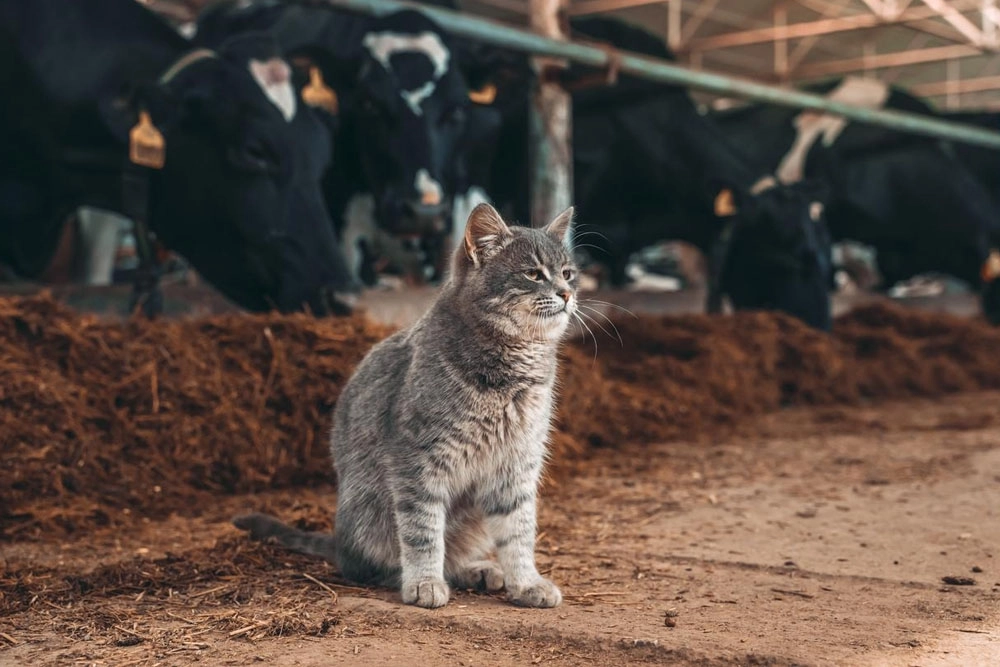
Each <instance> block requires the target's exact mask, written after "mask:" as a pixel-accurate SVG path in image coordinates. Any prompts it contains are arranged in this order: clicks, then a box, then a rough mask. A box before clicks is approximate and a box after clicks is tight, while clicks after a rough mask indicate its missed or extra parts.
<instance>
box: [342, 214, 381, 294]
mask: <svg viewBox="0 0 1000 667" xmlns="http://www.w3.org/2000/svg"><path fill="white" fill-rule="evenodd" d="M377 233H378V228H377V227H376V224H375V198H374V197H373V196H372V195H370V194H357V195H354V196H353V197H351V199H350V200H349V201H348V202H347V206H346V207H345V208H344V231H343V233H342V234H341V245H342V246H343V249H344V259H345V260H346V261H347V268H348V269H350V271H351V275H353V276H354V277H355V278H360V277H361V263H362V261H363V260H364V255H363V254H362V252H361V245H360V244H361V242H362V241H368V242H369V244H371V242H372V241H373V239H374V238H375V235H376V234H377Z"/></svg>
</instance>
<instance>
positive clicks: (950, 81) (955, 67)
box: [944, 58, 961, 110]
mask: <svg viewBox="0 0 1000 667" xmlns="http://www.w3.org/2000/svg"><path fill="white" fill-rule="evenodd" d="M947 71H948V75H947V79H946V80H945V89H946V92H945V102H944V105H945V107H946V108H947V109H949V110H955V109H957V108H958V94H959V91H958V84H959V81H960V76H961V72H960V70H959V63H958V60H956V59H955V58H952V59H951V60H949V61H948V70H947Z"/></svg>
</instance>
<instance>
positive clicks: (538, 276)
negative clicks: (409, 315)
mask: <svg viewBox="0 0 1000 667" xmlns="http://www.w3.org/2000/svg"><path fill="white" fill-rule="evenodd" d="M572 224H573V208H572V207H570V208H568V209H566V210H565V211H563V212H562V213H561V214H559V215H558V216H557V217H556V218H555V220H553V221H552V222H550V223H549V224H548V225H546V226H545V227H543V228H542V229H531V228H528V227H520V226H508V225H507V224H506V223H505V222H504V221H503V218H501V217H500V214H499V213H497V211H496V209H494V208H493V207H492V206H490V205H489V204H480V205H479V206H477V207H476V208H475V209H473V210H472V213H471V214H470V215H469V220H468V222H467V223H466V226H465V237H464V242H463V243H462V244H461V247H459V248H456V249H455V256H454V258H453V260H452V284H453V285H454V287H455V289H456V298H457V299H458V305H459V307H460V308H462V309H463V310H464V311H465V315H466V316H467V317H473V318H476V319H478V320H480V321H483V322H486V323H488V324H490V325H491V326H492V327H493V328H495V329H496V330H498V331H501V332H503V333H505V334H507V335H509V336H512V337H515V338H521V339H524V340H539V341H545V340H548V341H552V340H558V339H559V338H560V337H561V336H562V335H563V333H565V332H566V329H567V327H568V325H569V321H570V318H571V317H573V315H574V313H575V312H576V308H577V297H576V290H577V284H578V275H579V271H578V270H577V266H576V263H575V262H574V261H573V254H572V252H571V251H570V249H569V247H568V239H569V237H570V228H571V226H572Z"/></svg>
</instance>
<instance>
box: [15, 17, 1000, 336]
mask: <svg viewBox="0 0 1000 667" xmlns="http://www.w3.org/2000/svg"><path fill="white" fill-rule="evenodd" d="M428 4H435V5H438V6H441V5H443V6H445V7H450V6H452V4H451V3H450V2H449V0H443V2H442V1H438V0H434V1H433V2H431V3H428ZM570 28H571V32H572V37H573V39H575V40H578V41H587V42H596V43H602V44H605V45H610V46H612V47H615V48H618V49H622V50H628V51H633V52H638V53H642V54H646V55H649V56H653V57H656V58H662V59H669V58H671V54H670V52H669V51H668V49H667V47H666V46H665V44H664V43H663V42H662V40H660V39H659V38H658V37H655V36H654V35H651V34H649V33H647V32H645V31H643V30H641V29H638V28H636V27H631V26H629V25H627V24H625V23H622V22H619V21H616V20H613V19H607V18H586V19H573V20H572V21H571V23H570ZM593 75H594V72H593V71H585V70H584V69H582V68H576V67H571V68H569V69H568V70H565V71H562V72H559V73H558V75H557V76H556V77H555V79H556V80H557V81H559V82H560V83H561V84H562V85H563V86H565V87H566V88H567V90H570V91H571V92H572V96H573V118H572V127H573V138H572V141H573V165H572V172H573V180H574V184H573V186H574V204H575V205H576V210H577V212H578V224H577V229H579V230H581V233H580V235H579V236H578V240H579V241H580V246H581V247H582V248H584V249H585V251H586V252H587V253H589V255H590V256H591V258H592V259H593V260H594V261H597V262H599V263H601V264H602V265H603V266H604V269H605V270H604V271H603V272H602V275H603V276H604V277H605V279H606V281H608V282H609V283H610V284H612V285H621V284H623V283H624V282H626V281H627V280H628V277H627V272H626V265H627V263H628V260H629V257H630V256H631V255H632V254H633V253H634V252H636V251H638V250H640V249H642V248H644V247H646V246H649V245H651V244H654V243H656V242H659V241H662V240H666V239H676V240H683V241H686V242H688V243H691V244H693V245H694V246H696V247H697V248H699V249H700V250H701V251H703V252H704V253H705V255H706V256H707V257H708V260H709V262H708V263H709V281H708V283H709V290H708V292H709V297H708V300H709V303H708V307H709V309H710V310H717V309H718V308H719V307H720V304H721V300H722V297H723V295H725V296H728V298H729V300H730V302H731V303H732V304H733V306H734V307H735V308H748V309H758V308H768V309H777V310H782V311H785V312H788V313H791V314H793V315H795V316H797V317H799V318H801V319H802V320H804V321H806V322H807V323H809V324H811V325H813V326H815V327H818V328H822V329H826V328H829V326H830V319H831V318H830V293H831V291H832V290H833V289H834V287H835V281H834V272H835V269H836V267H835V266H834V263H833V261H832V256H833V255H832V246H833V243H834V242H836V241H839V240H845V239H850V240H855V241H859V242H863V243H866V244H868V245H870V246H872V247H873V248H874V249H875V251H876V252H877V258H878V265H879V271H880V273H881V274H882V275H883V276H884V278H885V285H886V286H887V287H889V286H891V285H892V284H894V283H895V282H896V281H899V280H904V279H907V278H909V277H912V276H914V275H917V274H922V273H928V272H939V273H944V274H948V275H951V276H953V277H955V278H958V279H960V280H962V281H964V282H966V283H968V284H969V285H970V286H971V287H973V288H974V289H978V290H979V291H980V293H981V296H982V306H983V311H984V313H985V314H986V316H987V317H988V318H989V319H990V320H991V321H994V322H1000V282H998V278H1000V251H998V250H997V248H1000V154H997V153H995V152H993V151H991V150H989V149H981V148H976V147H973V146H967V145H964V144H957V143H956V144H952V143H948V142H943V141H938V140H933V139H927V138H922V137H917V136H913V135H907V134H902V133H895V132H891V131H887V130H884V129H878V128H875V127H872V126H866V125H861V124H853V123H848V122H846V121H844V120H843V119H841V118H837V117H832V116H828V115H823V114H820V113H814V112H800V111H795V110H788V109H784V108H777V107H773V106H763V105H750V106H744V107H740V108H737V109H732V110H728V111H718V112H715V111H713V112H702V111H700V110H699V109H698V108H697V107H696V106H695V104H694V103H693V102H692V100H691V98H690V96H689V94H688V92H687V91H686V90H685V89H682V88H678V87H672V86H664V85H662V84H655V83H651V82H648V81H645V80H642V79H638V78H634V77H630V76H626V75H620V76H617V77H607V79H608V80H607V81H604V80H601V81H599V82H598V83H596V84H595V83H594V79H595V77H594V76H593ZM537 76H538V75H537V74H536V72H535V71H534V70H533V68H532V66H531V62H530V60H529V58H528V56H526V55H524V54H518V53H514V52H509V51H505V50H503V49H500V48H496V47H491V46H488V45H484V44H480V43H474V42H471V41H468V40H465V39H461V38H458V37H456V36H454V35H449V34H448V33H447V32H446V31H444V30H442V29H441V28H440V27H439V26H438V25H437V24H435V23H434V22H433V21H432V20H431V19H430V18H428V17H427V16H426V15H424V14H422V13H421V12H419V11H416V10H406V11H400V12H396V13H392V14H388V15H385V16H382V17H370V16H367V15H360V14H355V13H350V12H347V11H344V10H339V9H336V8H333V7H331V6H330V5H328V4H326V3H323V2H322V1H321V0H291V1H287V2H285V1H280V0H224V1H223V2H218V3H215V4H212V5H209V6H208V7H207V8H206V9H205V11H204V12H203V13H202V15H201V16H200V17H199V18H198V21H197V24H196V25H194V26H191V29H187V30H177V29H176V28H174V27H172V26H170V25H169V24H168V23H166V22H164V21H163V20H162V19H161V18H160V17H158V16H156V15H155V14H153V13H151V12H150V11H148V10H147V9H146V8H145V7H144V6H143V5H141V4H140V3H139V2H136V0H100V1H98V0H32V1H31V2H24V1H23V0H0V85H2V87H3V90H4V91H5V93H4V95H3V98H2V99H0V145H2V146H3V147H4V156H5V158H6V159H4V160H2V161H0V263H2V264H3V265H5V266H6V267H7V268H8V270H9V271H10V272H11V273H13V274H14V275H16V276H18V277H19V278H22V279H38V278H39V277H40V276H43V275H45V274H46V271H48V270H49V269H50V267H51V265H52V264H53V262H54V261H55V259H56V258H57V257H58V256H59V255H60V253H61V252H62V249H64V247H65V246H66V245H67V243H70V244H74V243H75V244H76V246H78V247H83V248H86V253H87V254H88V259H87V262H86V264H87V265H88V266H89V267H91V274H90V276H89V278H90V279H92V280H93V279H96V278H95V271H94V269H93V267H103V268H98V269H97V270H96V274H100V273H102V272H105V273H106V272H108V271H110V268H109V267H110V266H111V264H112V263H113V262H112V259H113V254H114V252H115V251H116V249H117V240H118V238H119V235H118V233H117V232H118V230H119V229H120V228H121V226H122V225H123V224H127V225H128V226H134V232H135V234H134V235H135V238H136V245H137V249H138V256H139V264H140V270H139V271H138V273H137V276H138V277H137V278H136V281H137V283H136V284H137V298H140V299H144V300H145V303H146V304H147V306H150V307H151V308H152V309H155V303H156V294H157V285H156V283H157V275H158V273H159V272H160V271H161V267H162V258H163V256H164V250H165V249H168V250H169V251H172V252H174V253H177V254H179V255H181V256H183V257H184V258H185V260H187V262H189V263H190V264H191V265H192V266H193V267H194V268H195V269H196V270H197V271H198V272H199V274H200V275H202V276H204V278H205V279H206V280H208V281H209V282H210V283H212V284H213V285H214V286H215V287H216V288H218V289H219V290H220V291H221V292H223V293H224V294H225V295H226V296H228V297H229V298H230V299H232V300H233V301H235V302H236V303H238V304H240V305H242V306H244V307H245V308H248V309H252V310H266V309H271V308H277V309H280V310H284V311H290V310H297V309H301V308H303V307H307V308H309V309H310V310H311V311H312V312H314V313H346V312H350V310H351V309H352V306H353V303H354V300H355V297H356V295H357V293H358V292H359V291H360V289H361V288H362V287H363V286H364V285H365V284H371V283H372V282H373V281H374V280H375V279H376V272H377V270H378V269H379V268H381V267H384V266H386V265H387V264H390V265H394V266H395V267H396V268H397V269H400V270H403V271H406V272H409V273H416V274H419V275H420V276H422V277H423V278H430V279H438V278H440V277H441V275H442V271H443V267H444V266H446V262H445V261H444V258H445V257H446V255H447V252H448V249H449V248H450V247H452V244H453V242H454V241H453V235H454V234H455V233H456V231H457V232H458V233H460V232H461V229H462V225H463V224H464V219H465V216H466V215H467V213H468V211H470V210H471V209H472V207H474V206H475V205H476V204H477V203H479V202H481V201H484V200H488V201H491V202H493V203H494V205H496V206H497V207H498V208H499V209H500V210H501V211H503V212H504V213H505V215H507V216H508V217H510V218H511V219H513V220H516V221H520V222H522V223H524V222H527V221H528V219H529V215H528V210H529V208H530V207H529V192H530V183H529V175H530V169H529V164H530V159H531V145H530V141H529V131H528V128H529V125H530V118H529V117H530V105H531V96H532V91H533V89H534V86H535V84H536V83H537ZM597 79H601V77H597ZM611 79H614V81H613V82H612V81H611ZM811 90H812V91H813V92H816V93H818V94H822V95H827V96H830V97H832V98H835V99H838V100H840V101H844V102H848V103H852V104H856V105H863V106H869V107H888V108H894V109H900V110H906V111H912V112H917V113H924V114H937V115H942V116H951V117H952V119H953V120H956V121H962V122H969V123H974V124H977V125H981V126H985V127H992V128H996V129H1000V115H995V114H986V113H983V114H968V113H967V114H951V115H947V114H939V113H938V112H936V111H934V110H932V109H931V108H930V107H928V106H926V105H925V104H924V103H922V102H921V101H920V100H918V99H916V98H914V97H912V96H909V95H907V94H906V93H905V92H903V91H900V90H897V89H891V88H889V87H887V86H885V85H883V84H880V83H878V82H874V81H870V80H865V79H843V80H839V81H834V82H830V83H828V84H824V85H822V86H816V87H813V88H812V89H811ZM71 220H72V221H74V222H73V223H72V224H69V223H68V221H71ZM123 221H125V222H124V223H123ZM83 223H86V224H83ZM591 232H593V233H591ZM584 234H585V235H586V236H584ZM67 239H68V240H67ZM151 304H152V305H151Z"/></svg>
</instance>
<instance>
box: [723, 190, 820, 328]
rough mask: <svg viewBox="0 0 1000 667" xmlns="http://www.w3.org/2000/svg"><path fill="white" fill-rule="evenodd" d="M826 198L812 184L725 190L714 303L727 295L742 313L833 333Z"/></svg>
mask: <svg viewBox="0 0 1000 667" xmlns="http://www.w3.org/2000/svg"><path fill="white" fill-rule="evenodd" d="M825 199H826V194H825V190H824V189H823V188H822V186H821V185H820V184H818V183H815V182H812V181H804V182H801V183H797V184H795V185H778V184H776V183H775V181H774V180H773V179H770V178H767V179H762V180H761V181H759V182H758V183H757V184H756V185H755V186H754V187H752V188H750V189H747V190H741V189H739V188H734V187H729V186H726V187H719V188H718V189H717V190H716V196H715V200H714V201H715V211H714V213H715V215H716V217H717V218H718V221H719V224H720V225H721V233H720V234H719V237H718V240H717V241H716V244H715V247H714V248H713V256H712V262H711V264H712V268H711V271H712V279H711V281H710V299H712V298H715V299H717V298H718V297H719V296H720V295H721V294H722V293H726V294H728V295H729V298H730V300H731V301H732V303H733V306H734V307H735V308H737V309H748V310H759V309H766V310H780V311H783V312H786V313H789V314H791V315H794V316H796V317H798V318H799V319H801V320H803V321H804V322H806V323H807V324H809V325H811V326H813V327H816V328H818V329H822V330H829V328H830V324H831V316H830V296H829V292H830V290H831V289H832V288H833V265H832V261H831V252H832V250H831V241H830V235H829V231H828V230H827V227H826V222H825V218H824V215H823V207H824V202H825ZM710 305H712V304H710Z"/></svg>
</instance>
